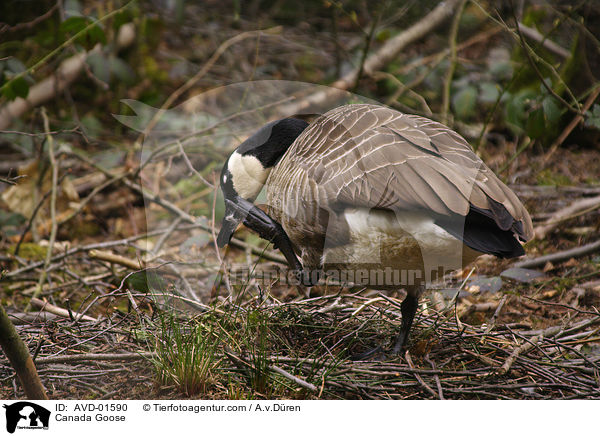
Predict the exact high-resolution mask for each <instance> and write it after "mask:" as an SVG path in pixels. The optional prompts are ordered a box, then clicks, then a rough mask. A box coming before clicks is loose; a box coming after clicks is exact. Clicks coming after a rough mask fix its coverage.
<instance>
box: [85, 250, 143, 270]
mask: <svg viewBox="0 0 600 436" xmlns="http://www.w3.org/2000/svg"><path fill="white" fill-rule="evenodd" d="M89 256H90V257H91V258H92V259H98V260H104V261H106V262H108V263H112V264H116V265H121V266H124V267H126V268H129V269H132V270H136V271H137V270H139V269H141V268H144V264H143V262H142V261H135V260H131V259H128V258H126V257H123V256H120V255H118V254H115V253H111V252H110V251H103V250H90V252H89Z"/></svg>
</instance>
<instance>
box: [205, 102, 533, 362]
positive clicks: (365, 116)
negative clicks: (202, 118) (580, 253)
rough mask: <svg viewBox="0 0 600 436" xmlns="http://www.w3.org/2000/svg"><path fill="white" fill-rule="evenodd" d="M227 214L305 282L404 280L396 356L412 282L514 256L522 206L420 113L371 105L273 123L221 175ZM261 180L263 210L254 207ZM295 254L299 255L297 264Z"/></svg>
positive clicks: (415, 292)
mask: <svg viewBox="0 0 600 436" xmlns="http://www.w3.org/2000/svg"><path fill="white" fill-rule="evenodd" d="M220 183H221V188H222V190H223V193H224V197H225V204H226V214H225V218H224V219H223V223H222V226H221V231H220V232H219V236H218V238H217V242H218V244H219V246H223V245H225V244H227V243H228V242H229V240H230V239H231V236H232V235H233V232H234V231H235V229H236V228H237V226H238V225H239V224H240V223H243V224H244V225H245V226H247V227H248V228H250V229H252V230H254V231H256V232H257V233H258V234H259V235H260V236H261V237H262V238H265V239H267V240H270V241H272V242H273V243H274V245H275V247H276V248H279V249H280V250H281V251H282V253H283V254H284V255H285V257H286V259H287V261H288V263H289V264H290V267H291V268H292V269H294V270H295V271H296V272H297V276H298V278H299V279H300V280H301V281H302V283H303V284H305V285H307V286H312V285H314V284H316V283H317V281H318V279H319V276H321V275H322V274H323V273H325V274H326V275H327V276H333V277H336V278H338V279H341V281H345V280H347V281H350V282H352V283H354V284H362V285H365V286H369V287H375V288H378V289H393V288H397V289H400V288H404V289H405V290H406V292H407V296H406V298H405V299H404V301H403V302H402V327H401V329H400V334H399V335H398V338H397V339H396V341H395V345H394V350H393V351H394V352H399V351H400V350H401V349H402V348H403V347H404V346H405V345H406V341H407V339H408V333H409V331H410V327H411V325H412V321H413V318H414V315H415V312H416V309H417V304H418V298H419V295H420V293H421V291H422V289H423V288H424V287H425V286H426V285H428V284H430V283H432V282H434V281H435V280H436V279H439V278H441V277H442V276H443V275H444V274H446V273H447V272H450V271H453V270H456V269H459V268H462V267H463V266H464V265H466V264H467V263H469V262H471V261H473V260H474V259H475V258H476V257H478V256H479V255H481V254H484V253H487V254H493V255H495V256H498V257H501V258H511V257H517V256H521V255H522V254H524V250H523V247H522V246H521V243H520V241H522V242H526V241H528V240H529V239H531V237H532V235H533V229H532V225H531V218H530V217H529V214H528V213H527V211H526V210H525V208H524V207H523V205H522V204H521V202H520V201H519V199H518V198H517V196H516V195H515V194H514V193H513V192H512V191H511V190H510V189H509V188H508V187H507V186H506V185H505V184H504V183H502V182H501V181H500V180H499V179H498V177H496V175H495V174H494V173H493V172H492V171H491V170H490V169H489V168H488V167H487V166H486V165H485V164H484V163H483V161H482V160H481V159H480V158H479V157H478V156H477V155H476V154H475V153H474V152H473V150H472V148H471V147H470V146H469V144H468V143H467V142H466V140H465V139H464V138H462V137H461V136H460V135H459V134H457V133H456V132H454V131H453V130H451V129H449V128H448V127H446V126H444V125H442V124H440V123H438V122H435V121H432V120H429V119H427V118H424V117H420V116H415V115H407V114H403V113H400V112H398V111H396V110H393V109H390V108H387V107H383V106H377V105H370V104H355V105H346V106H341V107H338V108H336V109H333V110H331V111H329V112H327V113H325V114H324V115H322V116H320V117H318V118H317V119H316V120H314V121H313V122H312V123H310V124H308V123H306V122H305V121H302V120H299V119H295V118H285V119H282V120H278V121H274V122H271V123H269V124H267V125H265V126H264V127H262V128H261V129H260V130H259V131H258V132H256V133H255V134H254V135H252V136H251V137H250V138H248V139H247V140H246V141H244V142H243V143H242V144H241V145H240V146H239V147H238V148H237V149H236V150H235V151H234V152H233V153H232V154H231V156H230V157H229V159H228V160H227V162H226V164H225V166H224V168H223V171H222V172H221V181H220ZM263 187H266V194H267V211H266V212H264V211H262V210H261V209H259V208H258V207H256V206H255V205H254V204H253V201H254V200H255V198H256V196H257V195H258V194H259V192H260V191H261V190H262V188H263ZM297 255H298V256H299V257H300V260H301V262H300V261H299V260H298V258H297Z"/></svg>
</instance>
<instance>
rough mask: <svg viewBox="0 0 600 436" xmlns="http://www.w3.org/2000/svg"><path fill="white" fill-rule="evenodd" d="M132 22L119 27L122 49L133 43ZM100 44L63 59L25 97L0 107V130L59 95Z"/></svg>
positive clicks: (80, 70) (118, 43)
mask: <svg viewBox="0 0 600 436" xmlns="http://www.w3.org/2000/svg"><path fill="white" fill-rule="evenodd" d="M134 29H135V28H134V25H133V24H132V23H128V24H124V25H122V26H121V27H120V28H119V34H118V36H117V47H118V48H119V49H124V48H127V47H129V46H130V45H131V44H133V41H134V39H135V30H134ZM100 50H101V46H100V45H99V44H97V45H96V46H95V47H94V48H93V49H92V50H90V51H87V52H82V53H78V54H76V55H75V56H73V57H70V58H68V59H66V60H64V61H63V62H62V63H61V64H60V65H59V67H58V69H57V70H56V72H55V73H54V74H52V76H51V77H48V78H46V79H44V80H42V81H40V82H38V83H37V84H35V85H34V86H32V87H31V88H30V89H29V94H28V95H27V98H21V97H18V98H16V99H15V100H14V101H11V102H10V103H8V104H6V105H5V106H3V107H1V108H0V130H4V129H6V128H7V127H8V126H10V125H11V123H12V122H13V120H15V119H17V118H20V117H21V116H22V115H23V114H24V113H25V112H27V111H28V110H29V109H31V108H34V107H36V106H39V105H41V104H42V103H44V102H46V101H48V100H51V99H52V98H54V97H55V96H56V95H60V94H61V93H62V92H63V90H64V89H65V88H67V87H69V86H70V85H71V83H73V82H74V81H75V80H76V79H77V77H78V76H79V74H80V73H81V72H82V71H83V69H84V66H85V63H86V60H87V58H88V56H89V55H90V54H92V53H98V52H100Z"/></svg>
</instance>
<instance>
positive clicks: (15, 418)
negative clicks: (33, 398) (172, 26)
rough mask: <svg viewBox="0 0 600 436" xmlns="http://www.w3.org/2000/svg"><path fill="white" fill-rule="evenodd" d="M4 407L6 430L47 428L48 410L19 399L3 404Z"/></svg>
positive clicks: (12, 431)
mask: <svg viewBox="0 0 600 436" xmlns="http://www.w3.org/2000/svg"><path fill="white" fill-rule="evenodd" d="M3 407H4V408H5V409H6V431H8V432H9V433H14V432H15V430H16V429H17V428H19V429H30V430H32V429H44V430H47V429H48V423H49V422H50V411H49V410H48V409H45V408H43V407H42V406H38V405H37V404H35V403H30V402H29V401H19V402H17V403H13V404H10V405H8V406H7V405H6V404H5V405H4V406H3Z"/></svg>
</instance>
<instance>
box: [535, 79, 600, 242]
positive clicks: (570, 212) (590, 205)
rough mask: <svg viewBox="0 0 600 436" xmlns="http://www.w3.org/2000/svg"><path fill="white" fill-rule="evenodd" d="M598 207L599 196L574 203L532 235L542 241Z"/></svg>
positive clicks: (561, 210)
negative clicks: (558, 227) (581, 214)
mask: <svg viewBox="0 0 600 436" xmlns="http://www.w3.org/2000/svg"><path fill="white" fill-rule="evenodd" d="M599 89H600V88H599ZM598 207H600V195H598V196H596V197H591V198H584V199H582V200H577V201H574V202H573V203H571V204H570V205H569V206H567V207H565V208H563V209H560V210H558V211H556V212H554V213H553V214H552V215H551V216H550V218H548V219H547V220H546V221H544V222H543V223H541V224H539V225H538V226H537V227H536V228H535V230H534V231H533V234H534V236H535V237H536V238H537V239H543V238H544V237H545V236H546V235H547V234H548V233H549V232H551V231H552V230H554V229H555V228H556V227H557V226H558V225H559V224H560V223H562V222H563V221H566V220H568V219H571V218H574V217H575V216H578V214H579V212H590V211H592V210H594V209H596V208H598Z"/></svg>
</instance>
